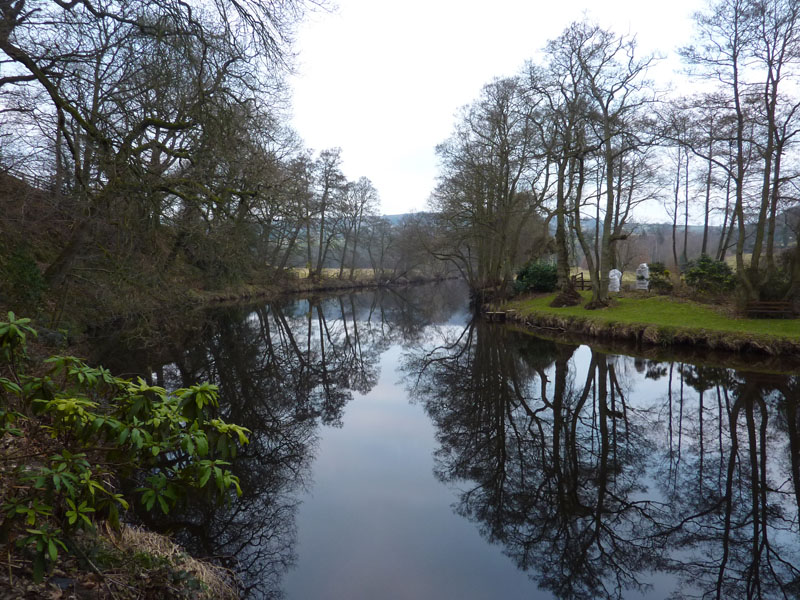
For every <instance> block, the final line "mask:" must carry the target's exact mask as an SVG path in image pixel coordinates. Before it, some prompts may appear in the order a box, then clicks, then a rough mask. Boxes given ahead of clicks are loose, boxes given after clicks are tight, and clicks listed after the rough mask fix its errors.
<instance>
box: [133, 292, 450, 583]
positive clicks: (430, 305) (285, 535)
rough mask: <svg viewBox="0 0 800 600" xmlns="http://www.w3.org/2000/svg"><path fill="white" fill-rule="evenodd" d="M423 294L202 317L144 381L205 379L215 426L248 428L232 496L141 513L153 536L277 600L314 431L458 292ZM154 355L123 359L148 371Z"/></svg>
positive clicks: (445, 311) (172, 383)
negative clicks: (177, 542) (164, 536)
mask: <svg viewBox="0 0 800 600" xmlns="http://www.w3.org/2000/svg"><path fill="white" fill-rule="evenodd" d="M421 292H423V290H419V289H414V288H409V289H408V290H399V291H390V290H384V291H378V292H376V293H373V294H358V295H342V296H335V297H327V298H317V299H311V300H306V301H301V302H284V303H274V304H271V305H264V306H259V307H256V308H252V309H226V310H221V311H217V312H214V313H211V314H209V315H208V319H207V322H206V325H205V327H203V329H202V334H201V335H200V336H199V337H198V338H197V339H194V340H192V342H191V343H189V344H186V345H185V346H184V347H183V349H182V350H180V351H176V352H173V353H172V356H171V357H170V359H169V361H168V362H164V364H163V365H162V366H159V367H157V368H144V367H140V368H139V370H140V372H152V375H151V379H153V380H154V382H156V383H158V384H160V385H165V386H167V387H172V388H174V387H180V386H183V385H187V384H188V383H190V382H195V381H201V380H204V381H211V382H214V383H216V384H217V385H218V386H219V389H220V409H221V412H222V413H223V416H224V418H225V419H226V420H229V421H231V422H235V423H241V424H244V425H246V426H247V427H248V428H250V429H251V431H252V434H251V436H250V440H251V442H250V444H249V445H248V446H246V447H245V448H244V450H243V452H241V453H240V455H239V456H238V457H237V459H236V461H235V464H234V465H233V467H232V468H233V471H234V472H235V474H236V475H238V476H239V478H240V481H241V486H242V489H243V492H244V494H243V496H242V497H241V498H239V499H238V500H237V501H236V502H234V503H231V504H230V505H228V506H226V507H224V508H222V509H218V508H216V507H213V506H210V505H209V504H207V503H205V502H203V501H201V500H200V499H197V500H195V501H190V502H188V503H187V504H186V505H185V506H183V507H181V510H178V511H174V512H173V513H172V514H170V515H168V516H167V517H166V518H165V517H163V516H161V515H157V514H150V515H142V518H143V519H144V520H146V521H147V522H148V523H149V524H150V525H151V526H152V527H155V528H161V529H169V530H172V531H175V532H177V535H178V536H179V538H180V539H181V541H182V542H183V543H184V544H185V545H187V547H188V548H189V549H190V550H191V551H192V552H193V553H195V554H199V555H203V556H211V557H216V558H218V559H220V560H221V561H222V562H223V563H224V564H226V565H227V566H229V567H231V568H233V569H234V570H235V571H236V573H237V574H238V575H239V577H240V578H241V581H242V587H243V588H244V592H245V595H247V596H251V597H265V598H271V597H280V595H281V593H280V581H281V579H282V576H283V574H284V573H285V571H286V570H287V568H288V567H289V566H290V565H291V564H292V563H293V561H294V559H295V555H294V544H295V533H296V532H295V514H296V511H297V508H298V500H297V497H298V496H299V491H300V490H302V489H303V488H304V487H305V486H306V485H308V484H309V481H308V478H309V472H310V465H311V461H312V459H313V449H314V446H315V444H316V441H317V435H318V433H317V430H318V426H319V424H320V423H322V424H326V425H333V426H336V425H339V424H340V422H341V416H342V410H343V408H344V407H345V405H346V404H347V402H349V400H350V399H351V398H352V394H353V392H360V393H367V392H369V391H370V390H371V389H372V387H373V386H374V385H375V384H376V382H377V380H378V375H379V371H378V363H379V358H380V355H381V353H382V352H383V351H384V350H386V349H387V348H388V347H389V345H390V344H391V343H398V342H405V341H409V342H410V341H412V340H415V339H417V338H418V337H419V336H420V332H421V331H423V329H424V327H425V326H426V325H427V324H429V323H430V320H431V319H436V318H441V317H442V316H444V315H449V314H450V313H451V312H452V310H453V302H455V301H456V300H457V299H458V298H459V297H463V296H459V295H458V294H452V295H448V294H443V295H439V296H437V297H434V298H431V297H430V294H428V298H427V300H426V298H425V294H424V293H421ZM153 360H154V359H153V357H152V356H148V355H146V354H139V355H136V354H134V355H129V356H128V357H127V361H128V362H127V364H128V368H130V366H131V363H133V364H134V366H135V364H136V363H137V362H138V363H139V364H140V365H149V364H152V362H153Z"/></svg>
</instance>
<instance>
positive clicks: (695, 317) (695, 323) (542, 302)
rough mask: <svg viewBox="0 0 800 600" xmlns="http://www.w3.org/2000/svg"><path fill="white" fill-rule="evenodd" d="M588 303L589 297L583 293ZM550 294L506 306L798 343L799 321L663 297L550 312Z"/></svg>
mask: <svg viewBox="0 0 800 600" xmlns="http://www.w3.org/2000/svg"><path fill="white" fill-rule="evenodd" d="M583 296H584V298H585V299H586V300H587V301H588V299H589V298H590V297H591V293H589V292H584V293H583ZM554 297H555V295H554V294H550V295H546V296H538V297H535V298H530V299H527V300H520V301H515V302H510V303H509V304H508V305H507V306H506V308H514V309H516V310H517V311H518V312H519V313H521V314H530V313H547V314H551V315H557V316H561V317H579V318H581V319H589V320H592V321H596V322H598V323H605V324H608V323H619V324H628V325H653V326H656V327H671V328H678V329H693V330H698V331H707V332H711V331H718V332H725V333H745V334H752V335H765V336H770V337H781V338H788V339H792V340H800V319H743V318H731V317H728V316H726V315H724V314H722V313H721V312H718V311H717V310H714V309H713V308H711V307H709V306H708V305H704V304H699V303H696V302H688V301H683V300H674V299H670V298H668V297H666V296H647V297H621V298H617V299H616V301H615V303H614V305H613V306H610V307H609V308H605V309H601V310H586V309H585V308H583V307H582V306H570V307H566V308H551V307H550V306H548V305H549V304H550V302H551V301H552V300H553V298H554Z"/></svg>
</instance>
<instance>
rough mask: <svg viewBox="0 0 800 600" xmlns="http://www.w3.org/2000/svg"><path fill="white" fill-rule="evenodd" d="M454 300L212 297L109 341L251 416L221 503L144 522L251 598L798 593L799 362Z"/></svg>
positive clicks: (418, 294)
mask: <svg viewBox="0 0 800 600" xmlns="http://www.w3.org/2000/svg"><path fill="white" fill-rule="evenodd" d="M466 298H467V294H466V290H465V289H463V287H461V285H460V284H459V283H457V282H450V283H447V284H438V285H434V286H418V287H408V288H403V289H399V290H377V291H370V292H362V293H358V294H351V295H339V296H335V297H327V298H319V299H314V300H299V301H284V302H281V303H273V304H269V305H259V306H253V307H235V308H227V309H218V310H214V311H209V312H207V313H205V314H204V315H203V317H202V319H201V320H200V324H199V325H197V319H195V326H194V327H193V328H192V329H191V333H187V334H186V335H185V336H183V337H182V338H181V339H172V340H170V341H169V342H168V343H164V344H163V345H162V346H161V347H160V348H158V350H157V351H154V350H153V349H151V350H148V351H144V350H142V351H136V350H127V351H126V352H124V353H121V354H119V355H117V358H116V363H115V359H114V358H113V357H108V356H107V357H106V358H107V359H108V360H106V363H107V364H108V363H109V361H110V366H112V367H114V368H116V369H117V370H119V369H120V365H121V364H122V363H123V362H124V364H125V369H127V370H128V371H134V372H142V373H145V374H146V375H147V376H148V377H149V378H150V379H151V380H153V381H154V382H158V383H161V384H163V385H165V386H167V387H179V386H182V385H185V384H187V383H190V382H194V381H198V380H207V381H212V382H214V383H216V384H217V385H219V387H220V395H221V408H222V413H223V415H224V417H225V418H226V419H227V420H229V421H233V422H236V423H240V424H243V425H245V426H247V427H248V428H250V429H251V430H252V434H251V443H250V444H249V445H248V446H247V447H246V448H245V450H244V451H243V452H242V453H241V454H240V456H239V457H238V458H237V461H236V463H235V464H234V465H233V469H234V471H235V472H236V474H237V475H238V476H239V477H240V479H241V483H242V488H243V490H244V494H243V496H242V498H240V499H238V500H237V501H235V502H233V503H231V504H230V505H228V506H226V507H222V508H213V507H209V506H205V505H203V504H200V503H193V502H191V503H189V504H187V506H186V507H184V509H183V510H182V511H181V512H180V513H179V514H174V515H171V516H170V518H169V520H165V519H164V518H163V517H160V516H158V515H143V516H142V518H143V519H144V521H145V522H147V523H149V524H150V525H151V526H153V527H158V528H164V529H170V530H173V531H177V532H178V536H179V538H180V540H181V541H182V542H183V543H184V544H185V545H186V546H187V547H188V548H189V549H190V550H191V551H193V552H195V553H198V554H202V555H206V556H213V557H217V558H218V559H220V560H222V561H223V562H224V563H225V564H227V565H228V566H230V567H231V568H233V569H234V570H235V571H236V573H237V574H238V576H239V577H240V579H241V582H242V587H243V590H244V592H245V594H246V595H247V596H248V597H252V598H281V597H285V598H287V599H290V600H311V599H317V598H319V599H326V600H327V599H342V600H344V599H360V598H365V599H372V598H376V599H377V598H380V599H397V600H401V599H425V598H446V599H449V598H453V599H459V600H469V599H489V598H503V599H531V600H545V599H552V598H569V599H573V598H574V599H584V598H585V599H589V598H592V599H606V598H608V599H612V598H613V599H626V600H627V599H635V598H671V597H672V598H691V597H698V598H798V597H800V535H798V534H800V530H799V528H798V505H799V504H800V430H799V429H798V428H799V427H800V376H799V375H798V372H797V371H796V370H792V368H791V367H790V366H788V365H787V366H786V367H785V368H782V367H781V365H780V364H775V363H773V364H771V365H769V368H765V367H762V366H759V365H758V364H756V361H753V364H752V365H751V366H747V362H746V361H745V362H744V365H745V366H746V367H747V368H746V369H741V368H740V369H739V370H735V369H732V368H729V367H728V366H726V364H727V363H726V361H725V357H722V358H720V357H714V359H713V360H709V361H707V362H704V363H698V362H697V356H696V355H692V361H694V362H691V361H684V360H682V359H681V357H680V354H677V355H676V354H675V353H672V355H671V356H670V358H663V357H661V356H660V355H659V354H658V353H654V352H653V351H648V352H646V353H642V352H638V353H637V351H636V350H634V351H633V352H632V353H631V354H625V353H620V352H619V351H618V350H614V351H613V352H612V351H610V350H609V349H603V348H598V347H592V346H589V345H585V344H579V343H576V342H575V341H572V342H570V343H564V342H562V341H558V340H553V339H544V338H539V337H536V336H534V335H531V334H529V333H524V332H517V331H513V330H512V329H510V328H507V327H505V326H504V325H502V324H487V323H484V322H481V321H480V320H478V319H474V318H473V317H472V315H471V313H470V311H469V310H468V306H467V303H466ZM730 362H731V363H733V362H735V361H733V359H732V358H731V361H730ZM739 362H742V361H739ZM740 366H741V365H740Z"/></svg>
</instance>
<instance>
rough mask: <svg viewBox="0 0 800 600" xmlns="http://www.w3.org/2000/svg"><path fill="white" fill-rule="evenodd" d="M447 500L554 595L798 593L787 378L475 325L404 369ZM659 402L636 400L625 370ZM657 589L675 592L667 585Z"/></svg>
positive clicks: (794, 443)
mask: <svg viewBox="0 0 800 600" xmlns="http://www.w3.org/2000/svg"><path fill="white" fill-rule="evenodd" d="M405 371H406V374H407V381H408V385H409V388H410V390H411V392H412V394H413V395H414V397H415V398H416V400H417V401H419V402H421V403H422V404H423V405H424V406H425V409H426V410H427V412H428V414H429V415H430V416H431V418H432V419H433V420H434V422H435V424H436V427H437V439H438V442H439V444H440V448H439V450H438V451H437V453H436V461H437V463H436V473H437V476H438V477H439V478H440V479H441V480H442V481H444V482H447V483H449V484H451V485H458V486H459V487H460V488H462V489H461V492H460V495H459V500H458V503H457V505H456V507H455V509H456V511H457V512H458V513H459V514H461V515H463V516H465V517H466V518H468V519H470V520H472V521H474V522H475V523H476V524H477V525H478V527H479V529H480V531H481V533H482V534H483V535H484V536H485V537H486V538H487V539H489V540H490V541H492V542H495V543H499V544H501V545H502V546H503V549H504V552H505V553H506V554H508V555H509V556H510V557H511V558H513V559H514V560H515V562H516V563H517V565H518V566H519V567H520V568H521V569H524V570H526V571H529V572H530V574H531V576H532V577H533V578H534V579H535V580H536V581H537V582H538V584H539V586H540V587H542V588H545V589H548V590H551V591H552V592H553V593H554V594H555V596H557V597H559V598H581V599H583V598H586V599H588V598H624V597H626V594H628V593H629V591H631V592H635V593H646V592H647V590H648V585H647V581H648V580H649V574H650V573H651V572H653V571H662V572H668V573H672V574H673V575H674V576H675V578H676V579H675V581H676V583H675V589H674V590H673V592H672V593H673V595H674V597H676V598H685V597H698V598H699V597H702V598H713V597H715V598H765V599H766V598H796V597H798V596H800V588H798V582H799V581H800V577H799V576H800V571H798V568H797V566H796V565H800V561H798V546H799V544H798V506H799V505H800V502H798V499H800V491H799V490H800V486H799V485H798V479H799V476H800V437H799V436H800V400H798V398H800V394H798V378H797V377H789V376H785V375H783V376H781V375H771V376H764V375H757V374H753V373H742V372H735V371H732V370H729V369H723V368H713V367H705V366H697V365H689V364H684V363H658V362H655V361H652V360H648V361H645V360H640V359H633V358H630V357H616V356H608V355H606V354H604V353H602V352H598V351H595V350H590V351H589V352H585V351H584V350H583V349H582V350H581V352H576V350H575V348H574V347H571V346H563V345H559V344H555V343H553V342H549V341H544V340H537V339H535V338H533V337H531V336H518V335H514V334H512V333H511V332H509V331H507V330H505V329H501V328H497V327H493V326H490V325H487V324H484V323H472V324H470V325H469V326H468V327H467V328H465V329H464V330H463V331H460V332H458V333H457V334H452V333H451V335H450V336H449V337H447V338H444V339H443V340H442V341H441V343H439V344H438V345H437V346H436V347H434V348H433V349H431V348H430V347H428V348H423V347H418V348H416V349H414V350H413V351H411V352H410V353H409V354H408V356H407V359H406V362H405ZM633 377H639V380H640V381H644V380H651V381H657V382H658V384H657V385H659V386H660V389H661V390H662V392H661V395H660V396H659V398H660V399H658V400H656V401H655V402H653V399H651V398H649V397H645V398H638V399H635V400H632V399H631V397H630V390H631V389H632V388H633V387H634V386H633V384H632V383H631V381H630V379H631V378H633ZM664 593H669V592H664Z"/></svg>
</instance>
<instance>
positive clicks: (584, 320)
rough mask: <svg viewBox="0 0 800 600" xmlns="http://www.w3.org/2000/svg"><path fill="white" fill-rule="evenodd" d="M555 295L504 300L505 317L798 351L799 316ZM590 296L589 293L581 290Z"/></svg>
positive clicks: (659, 342) (692, 343) (769, 352)
mask: <svg viewBox="0 0 800 600" xmlns="http://www.w3.org/2000/svg"><path fill="white" fill-rule="evenodd" d="M554 296H555V295H554V294H544V295H537V296H534V297H527V298H520V299H516V300H513V301H511V302H507V303H506V304H505V305H503V306H502V307H501V308H497V307H495V308H492V309H490V310H494V311H502V312H504V313H505V319H506V320H507V321H509V322H515V323H518V324H520V325H523V326H525V327H528V328H534V329H543V330H547V331H549V332H551V333H554V332H562V333H570V334H578V335H586V336H591V337H592V338H595V339H599V340H620V341H625V342H628V343H633V344H635V345H636V346H637V347H641V346H647V345H650V346H661V347H664V346H687V347H692V348H694V349H703V350H710V351H724V352H735V353H739V354H757V355H766V356H800V319H745V318H740V317H737V316H736V315H734V314H731V313H730V312H727V311H726V310H725V309H724V307H719V306H711V305H708V304H700V303H698V302H693V301H690V300H684V299H675V298H669V297H666V296H650V295H636V294H632V295H623V296H620V297H617V298H615V300H614V302H613V303H612V305H611V306H609V307H608V308H604V309H599V310H586V309H585V308H583V306H570V307H564V308H553V307H551V306H549V304H550V302H552V300H553V298H554ZM584 296H585V298H586V299H587V300H588V294H586V293H584Z"/></svg>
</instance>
